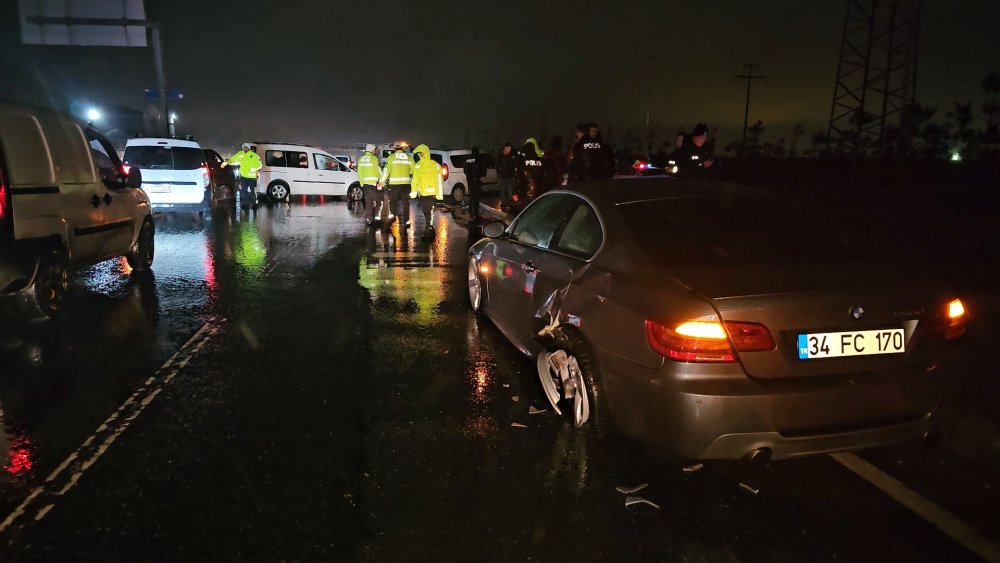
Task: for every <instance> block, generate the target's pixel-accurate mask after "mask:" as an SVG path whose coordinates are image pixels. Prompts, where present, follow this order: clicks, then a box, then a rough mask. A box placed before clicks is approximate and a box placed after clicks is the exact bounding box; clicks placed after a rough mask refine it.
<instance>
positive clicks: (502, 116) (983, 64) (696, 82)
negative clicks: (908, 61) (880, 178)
mask: <svg viewBox="0 0 1000 563" xmlns="http://www.w3.org/2000/svg"><path fill="white" fill-rule="evenodd" d="M2 2H3V4H4V5H5V6H9V8H4V9H3V10H2V12H0V13H4V14H12V13H13V12H12V11H11V10H16V0H2ZM146 5H147V11H148V14H149V16H150V17H151V18H154V19H158V20H160V21H161V22H162V24H163V30H164V31H163V33H164V49H165V53H166V72H167V80H168V86H170V87H173V88H180V89H182V90H183V91H184V92H185V95H186V99H185V100H183V101H181V102H180V104H179V105H178V107H177V109H176V111H177V113H178V114H179V115H180V121H179V124H178V131H179V132H180V133H194V134H195V135H197V136H198V137H199V138H201V139H203V140H204V141H206V143H208V144H215V145H221V146H222V147H223V148H225V147H227V146H228V145H232V144H235V143H236V142H238V141H239V140H242V139H246V138H255V139H261V138H269V139H286V140H294V141H300V142H306V143H313V144H318V145H326V146H329V145H334V144H338V143H354V142H360V141H366V140H374V141H383V140H389V139H392V138H397V137H405V138H408V139H411V140H415V141H428V142H430V143H432V144H438V145H441V144H447V145H460V144H463V143H465V142H466V141H467V140H471V141H473V142H483V140H484V139H485V138H487V137H488V138H490V139H492V140H508V139H509V140H514V141H520V140H523V138H524V137H525V136H526V135H541V134H543V133H545V134H547V135H552V134H554V133H562V134H564V135H568V134H569V132H570V131H571V130H572V128H573V126H574V124H575V123H576V122H578V121H580V120H584V119H587V120H595V121H597V122H599V123H600V124H601V125H602V126H604V127H607V126H612V127H614V133H615V134H614V137H615V139H616V140H619V141H620V140H621V139H622V137H623V133H624V129H625V128H627V127H633V128H635V129H636V130H639V129H641V128H642V127H643V123H644V119H645V106H646V91H647V81H648V84H649V87H650V89H651V92H652V99H653V104H652V105H653V124H654V126H656V127H657V128H658V129H659V130H660V131H661V132H662V133H668V132H669V133H672V132H673V131H675V130H676V129H677V128H678V127H681V126H684V127H687V128H690V127H691V125H693V123H695V122H697V121H704V122H706V123H709V124H710V125H711V126H716V127H718V129H719V136H720V138H721V142H722V144H725V143H726V142H727V141H728V140H731V139H732V138H734V137H735V136H736V135H737V133H738V131H739V129H740V127H741V126H742V117H743V115H742V114H743V91H744V87H745V86H744V83H742V82H740V81H738V80H736V79H735V78H734V75H736V74H739V73H741V71H742V67H741V65H742V63H744V62H755V63H758V64H760V65H761V71H762V72H763V73H764V74H766V75H767V77H768V80H767V82H766V83H765V84H760V85H759V86H757V87H755V91H754V98H753V107H752V108H751V120H753V119H762V120H764V122H765V123H766V124H768V126H769V130H768V133H767V134H766V136H767V137H768V138H774V137H777V136H778V135H780V134H786V133H787V130H788V128H790V126H791V125H792V124H794V123H800V122H801V123H803V124H804V125H805V126H806V130H807V131H808V132H810V133H812V132H813V131H817V130H820V129H825V122H826V120H827V119H828V117H829V111H830V100H831V96H832V89H833V83H834V78H835V71H836V62H837V56H838V53H839V48H840V38H841V32H842V25H843V14H844V2H843V0H811V1H805V0H716V1H701V2H693V1H690V0H685V1H663V0H661V1H645V2H639V1H636V2H607V1H586V2H520V1H508V2H490V3H485V2H484V3H474V2H467V3H457V2H456V3H453V2H433V1H426V0H424V1H420V2H407V3H392V2H388V3H387V2H367V3H348V2H332V1H329V0H299V1H295V2H252V1H249V0H242V1H234V0H211V1H203V2H192V1H188V0H175V1H167V0H147V2H146ZM997 22H1000V2H997V1H995V0H960V1H951V2H943V1H935V0H925V1H924V2H923V14H922V21H921V43H920V62H919V69H918V88H917V97H918V101H920V102H921V103H924V104H927V105H931V106H936V107H938V108H939V110H938V114H939V117H941V118H943V114H944V113H945V112H946V111H947V108H948V107H949V106H950V105H951V104H952V102H954V101H956V100H972V101H974V102H976V105H977V106H978V105H979V101H980V100H981V98H982V96H981V91H980V86H979V84H980V81H981V80H982V78H983V77H984V76H985V75H986V74H988V73H989V72H991V71H994V70H1000V42H998V41H997V40H996V35H997V26H998V23H997ZM0 49H2V54H0V77H2V79H0V97H3V98H8V99H19V100H26V101H31V102H34V103H39V104H44V105H58V106H61V107H66V106H68V105H69V104H71V103H74V102H75V103H76V104H81V103H87V102H89V101H91V100H92V101H93V102H94V103H96V104H97V105H98V106H99V105H101V104H102V103H104V104H108V103H117V104H122V105H126V106H131V107H135V108H140V109H141V108H143V107H144V105H145V103H146V101H145V99H144V98H143V95H142V90H143V88H148V87H152V86H154V85H155V81H154V74H153V70H152V63H151V61H152V56H151V53H150V51H149V50H148V49H126V48H81V47H29V46H23V45H21V44H20V43H19V32H18V29H17V20H16V18H15V17H7V16H4V17H2V19H0ZM651 55H655V58H654V59H653V60H652V62H651V61H650V56H651ZM81 107H82V106H81ZM543 129H544V130H543Z"/></svg>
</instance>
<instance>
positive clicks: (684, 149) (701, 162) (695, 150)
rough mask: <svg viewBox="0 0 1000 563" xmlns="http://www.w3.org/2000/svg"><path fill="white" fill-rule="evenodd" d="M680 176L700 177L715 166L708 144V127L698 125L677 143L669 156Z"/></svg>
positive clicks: (701, 124) (702, 124)
mask: <svg viewBox="0 0 1000 563" xmlns="http://www.w3.org/2000/svg"><path fill="white" fill-rule="evenodd" d="M669 158H670V160H673V161H674V162H675V163H676V165H677V168H678V169H679V172H678V173H679V174H680V175H681V176H701V175H705V174H707V173H708V171H709V169H711V168H712V166H713V165H714V164H715V159H714V158H712V150H711V147H710V146H709V144H708V126H707V125H705V124H704V123H699V124H698V125H695V126H694V129H692V130H691V134H690V135H685V136H684V139H683V140H682V141H679V143H678V147H677V149H676V150H674V152H672V153H671V154H670V157H669Z"/></svg>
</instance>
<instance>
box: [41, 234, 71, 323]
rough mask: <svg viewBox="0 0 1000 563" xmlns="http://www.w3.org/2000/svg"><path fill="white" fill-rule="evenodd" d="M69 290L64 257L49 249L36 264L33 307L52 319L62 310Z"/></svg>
mask: <svg viewBox="0 0 1000 563" xmlns="http://www.w3.org/2000/svg"><path fill="white" fill-rule="evenodd" d="M68 289H69V271H68V270H67V266H66V255H65V254H64V253H63V252H61V251H60V250H57V249H54V248H53V249H51V250H48V251H46V252H45V254H43V255H42V257H41V259H40V260H39V263H38V274H37V275H36V276H35V284H34V286H33V287H32V291H33V292H34V297H35V305H37V306H38V310H39V311H40V312H41V313H42V314H43V315H45V316H46V317H48V318H50V319H51V318H53V317H55V316H56V315H58V314H59V311H61V310H62V307H63V303H64V302H65V300H66V292H67V291H68Z"/></svg>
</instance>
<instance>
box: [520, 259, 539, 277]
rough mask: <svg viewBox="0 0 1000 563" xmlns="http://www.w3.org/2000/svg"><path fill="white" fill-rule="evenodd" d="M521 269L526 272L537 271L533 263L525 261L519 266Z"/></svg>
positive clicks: (532, 272)
mask: <svg viewBox="0 0 1000 563" xmlns="http://www.w3.org/2000/svg"><path fill="white" fill-rule="evenodd" d="M521 269H522V270H524V271H525V273H528V274H534V273H537V272H538V268H536V267H535V265H534V264H532V263H531V262H525V263H524V265H523V266H521Z"/></svg>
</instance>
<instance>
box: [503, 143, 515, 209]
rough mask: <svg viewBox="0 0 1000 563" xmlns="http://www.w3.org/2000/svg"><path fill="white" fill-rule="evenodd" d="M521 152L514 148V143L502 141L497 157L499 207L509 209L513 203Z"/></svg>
mask: <svg viewBox="0 0 1000 563" xmlns="http://www.w3.org/2000/svg"><path fill="white" fill-rule="evenodd" d="M520 161H521V153H519V152H517V151H515V150H514V145H512V144H510V143H504V144H503V148H502V149H500V156H499V157H498V158H497V179H498V180H499V182H500V208H501V209H503V208H507V209H510V207H511V206H512V205H514V189H515V188H516V185H515V184H516V183H517V175H518V171H519V170H520V169H521V162H520Z"/></svg>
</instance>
